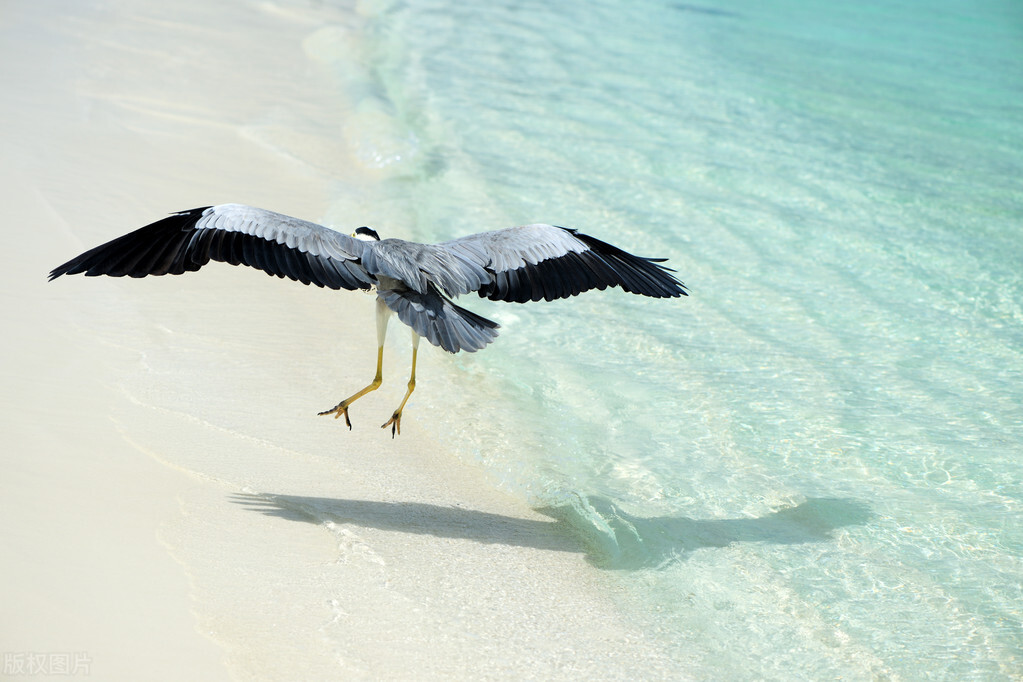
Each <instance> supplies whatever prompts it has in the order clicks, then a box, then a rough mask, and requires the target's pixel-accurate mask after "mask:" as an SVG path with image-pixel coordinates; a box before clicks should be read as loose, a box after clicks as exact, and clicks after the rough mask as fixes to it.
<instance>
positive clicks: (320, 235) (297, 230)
mask: <svg viewBox="0 0 1023 682" xmlns="http://www.w3.org/2000/svg"><path fill="white" fill-rule="evenodd" d="M363 250H364V242H361V241H359V240H357V239H353V238H351V237H348V236H347V235H344V234H341V233H340V232H337V231H336V230H332V229H330V228H327V227H323V226H322V225H317V224H316V223H310V222H307V221H305V220H299V219H298V218H292V217H290V216H286V215H282V214H280V213H274V212H272V211H265V210H263V209H260V208H253V207H252V206H243V205H241V204H222V205H220V206H207V207H204V208H194V209H192V210H190V211H182V212H180V213H174V214H172V215H170V216H169V217H167V218H164V219H163V220H158V221H157V222H155V223H152V224H150V225H146V226H145V227H142V228H140V229H138V230H135V231H134V232H131V233H129V234H126V235H124V236H123V237H118V238H117V239H114V240H112V241H109V242H107V243H106V244H103V245H101V246H97V247H96V248H94V249H91V250H89V251H86V252H85V253H83V254H82V255H80V256H78V257H76V258H72V259H71V260H69V261H68V262H67V263H64V264H63V265H61V266H58V267H56V268H54V269H53V270H52V271H51V272H50V279H51V280H53V279H56V278H57V277H60V276H61V275H74V274H78V273H84V274H85V275H86V276H87V277H94V276H97V275H109V276H111V277H124V276H125V275H127V276H128V277H145V276H147V275H180V274H182V273H184V272H194V271H196V270H198V269H199V268H201V267H202V266H204V265H206V264H207V263H209V262H210V260H216V261H222V262H225V263H230V264H231V265H248V266H250V267H253V268H258V269H260V270H262V271H264V272H266V273H268V274H271V275H276V276H278V277H288V278H290V279H293V280H296V281H299V282H302V283H303V284H315V285H316V286H320V287H328V288H330V289H368V288H369V287H370V286H371V285H372V284H373V283H374V281H373V279H372V278H371V276H370V275H369V274H368V273H367V272H366V270H365V269H364V268H363V267H362V264H361V260H360V257H361V255H362V253H363Z"/></svg>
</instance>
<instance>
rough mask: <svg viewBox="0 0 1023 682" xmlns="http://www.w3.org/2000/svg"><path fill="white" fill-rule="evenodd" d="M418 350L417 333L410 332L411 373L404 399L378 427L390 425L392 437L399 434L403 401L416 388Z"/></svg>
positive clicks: (384, 427)
mask: <svg viewBox="0 0 1023 682" xmlns="http://www.w3.org/2000/svg"><path fill="white" fill-rule="evenodd" d="M418 352H419V334H416V333H415V332H412V375H411V376H410V377H409V380H408V390H407V391H405V399H404V400H402V401H401V405H398V409H397V410H395V411H394V414H393V415H391V418H390V419H389V420H388V421H387V423H386V424H384V425H383V426H381V427H380V428H382V429H386V428H387V427H388V426H390V427H391V438H394V434H395V433H397V434H398V435H399V436H400V435H401V411H402V410H403V409H405V403H407V402H408V397H409V396H410V395H412V391H414V390H416V354H417V353H418Z"/></svg>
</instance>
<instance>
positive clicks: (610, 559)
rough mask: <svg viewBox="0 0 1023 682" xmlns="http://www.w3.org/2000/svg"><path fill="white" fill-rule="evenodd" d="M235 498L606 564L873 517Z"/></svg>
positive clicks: (667, 557) (290, 511)
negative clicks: (515, 511)
mask: <svg viewBox="0 0 1023 682" xmlns="http://www.w3.org/2000/svg"><path fill="white" fill-rule="evenodd" d="M232 501H233V502H235V503H237V504H241V505H243V506H245V507H246V508H247V509H250V510H252V511H257V512H260V513H262V514H266V515H268V516H275V517H278V518H282V519H288V520H290V521H304V522H306V523H316V524H323V523H327V522H333V523H338V524H345V525H351V526H359V527H363V528H375V529H378V530H386V531H395V532H400V533H415V534H420V535H433V536H436V537H442V538H453V539H457V540H470V541H473V542H479V543H484V544H503V545H513V546H520V547H531V548H534V549H541V550H547V551H555V552H577V553H582V554H585V555H586V558H587V560H588V561H589V562H590V563H591V564H593V565H595V566H597V567H600V568H605V569H639V568H652V567H658V566H663V565H665V564H668V563H672V562H674V561H678V560H681V559H684V558H685V557H686V555H687V554H689V553H691V552H694V551H696V550H700V549H706V548H714V547H726V546H728V545H731V544H733V543H737V542H760V543H770V544H782V545H788V544H798V543H810V542H826V541H828V540H830V539H832V533H833V532H834V531H835V530H836V529H838V528H842V527H845V526H857V525H863V524H865V523H867V521H869V519H870V518H871V516H872V514H871V513H870V510H869V508H868V507H867V506H866V505H865V504H863V503H861V502H858V501H856V500H850V499H844V498H811V499H808V500H806V501H805V502H803V503H802V504H799V505H797V506H794V507H788V508H785V509H781V510H779V511H776V512H772V513H770V514H767V515H765V516H761V517H759V518H734V519H690V518H686V517H681V516H658V517H652V518H642V517H637V516H633V515H631V514H628V513H626V512H625V511H623V510H622V509H621V508H620V507H619V506H618V505H616V504H614V503H613V502H611V501H610V500H607V499H604V498H601V497H595V496H580V497H577V498H576V499H574V500H573V501H572V502H571V503H567V504H563V505H558V506H552V507H544V508H540V509H537V510H536V511H538V512H540V513H541V514H543V515H544V516H546V517H548V519H550V520H543V519H527V518H517V517H513V516H504V515H501V514H493V513H490V512H484V511H477V510H473V509H466V508H463V507H445V506H440V505H433V504H424V503H420V502H376V501H371V500H346V499H334V498H327V497H304V496H299V495H274V494H266V493H263V494H236V495H234V496H233V500H232Z"/></svg>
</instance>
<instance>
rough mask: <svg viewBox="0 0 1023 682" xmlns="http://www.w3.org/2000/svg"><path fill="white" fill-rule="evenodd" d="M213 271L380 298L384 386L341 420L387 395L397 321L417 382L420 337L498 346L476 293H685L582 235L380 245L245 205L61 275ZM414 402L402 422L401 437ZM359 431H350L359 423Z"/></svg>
mask: <svg viewBox="0 0 1023 682" xmlns="http://www.w3.org/2000/svg"><path fill="white" fill-rule="evenodd" d="M210 260H216V261H222V262H226V263H230V264H232V265H247V266H250V267H254V268H258V269H260V270H263V271H264V272H266V273H268V274H271V275H276V276H278V277H287V278H290V279H293V280H296V281H299V282H302V283H303V284H315V285H316V286H320V287H328V288H331V289H349V290H356V289H363V290H374V289H375V290H376V295H377V330H378V333H377V336H378V341H379V349H378V361H377V375H376V377H375V379H374V382H373V383H371V384H370V385H369V386H367V387H366V388H365V389H363V390H362V391H360V392H358V393H356V394H355V395H354V396H352V397H351V398H348V399H346V400H343V401H341V403H339V404H338V405H337V407H335V408H334V409H333V410H328V411H326V412H323V413H321V414H334V415H335V416H336V417H339V416H341V415H344V417H345V420H346V421H348V406H349V405H350V404H351V403H352V402H353V401H354V400H355V399H357V398H359V397H361V396H362V395H364V394H365V393H367V392H369V391H371V390H374V389H376V388H377V386H379V385H380V382H381V380H382V377H381V365H382V347H383V342H384V335H385V333H386V328H387V320H388V318H389V317H390V316H391V315H392V314H397V316H398V319H400V320H401V321H402V322H403V323H404V324H406V325H408V326H409V327H411V329H412V332H413V356H412V378H411V379H410V381H409V389H408V392H407V393H406V395H405V401H407V400H408V396H409V395H410V394H411V393H412V390H413V389H414V387H415V358H416V355H415V350H416V348H417V347H418V342H419V338H420V337H424V338H426V339H427V340H428V341H429V342H430V343H432V344H433V345H435V346H440V347H441V348H443V349H444V350H446V351H448V352H451V353H457V352H459V351H467V352H473V351H477V350H479V349H481V348H483V347H484V346H486V345H487V344H489V343H491V342H492V341H493V340H494V339H495V338H496V337H497V333H498V332H497V330H498V325H497V323H495V322H492V321H490V320H488V319H486V318H484V317H481V316H479V315H477V314H475V313H473V312H471V311H469V310H466V309H465V308H462V307H460V306H457V305H455V303H454V302H453V301H452V299H453V298H455V297H458V296H460V295H463V294H468V293H472V292H476V293H477V294H478V295H479V296H480V297H481V298H489V299H491V300H498V301H514V302H518V303H524V302H527V301H539V300H547V301H552V300H555V299H559V298H567V297H569V296H574V295H576V294H579V293H581V292H583V291H587V290H589V289H594V288H596V289H605V288H607V287H609V286H612V287H613V286H619V287H621V288H622V289H624V290H625V291H628V292H631V293H636V294H642V295H644V296H653V297H656V298H669V297H678V296H684V295H686V291H685V287H684V286H683V285H682V283H681V282H679V281H678V280H676V279H675V278H674V277H673V276H672V274H671V272H672V271H671V270H669V269H668V268H665V267H664V266H662V265H660V262H662V259H651V258H642V257H639V256H634V255H632V254H630V253H627V252H625V251H622V250H621V249H619V248H617V247H615V246H612V245H610V244H607V243H605V242H602V241H600V240H598V239H594V238H593V237H590V236H588V235H584V234H582V233H579V232H577V231H575V230H571V229H567V228H562V227H555V226H553V225H544V224H536V225H526V226H522V227H513V228H508V229H504V230H496V231H492V232H482V233H479V234H475V235H469V236H467V237H461V238H459V239H454V240H451V241H447V242H443V243H440V244H419V243H416V242H408V241H404V240H401V239H382V240H381V239H379V237H378V236H377V235H376V233H375V232H374V231H373V230H370V229H368V228H360V229H359V230H357V231H356V234H354V235H352V236H349V235H346V234H343V233H341V232H338V231H337V230H333V229H331V228H328V227H324V226H322V225H317V224H316V223H311V222H308V221H305V220H300V219H298V218H292V217H290V216H286V215H282V214H280V213H274V212H271V211H266V210H263V209H259V208H254V207H251V206H243V205H240V204H222V205H219V206H209V207H204V208H196V209H192V210H189V211H182V212H180V213H175V214H172V215H171V216H169V217H167V218H164V219H163V220H159V221H157V222H155V223H152V224H150V225H147V226H145V227H143V228H140V229H138V230H136V231H134V232H131V233H129V234H126V235H124V236H122V237H118V238H117V239H114V240H112V241H110V242H107V243H106V244H103V245H101V246H98V247H96V248H94V249H91V250H89V251H86V252H85V253H83V254H81V255H80V256H78V257H76V258H73V259H71V260H70V261H68V262H67V263H64V264H63V265H61V266H59V267H57V268H55V269H54V270H52V271H51V272H50V279H51V280H52V279H55V278H57V277H60V276H61V275H65V274H78V273H84V274H85V275H86V276H96V275H109V276H112V277H122V276H129V277H145V276H148V275H166V274H173V275H177V274H182V273H184V272H191V271H195V270H198V269H199V268H201V267H202V266H203V265H205V264H206V263H208V262H209V261H210ZM405 401H403V402H402V404H401V406H400V407H399V408H398V409H397V410H396V411H395V413H394V416H393V417H392V418H391V421H389V422H387V423H386V424H384V426H385V427H386V426H391V427H392V435H393V433H394V431H395V430H397V429H399V428H400V419H401V411H402V408H404V405H405ZM348 425H349V428H350V427H351V423H350V422H349V424H348Z"/></svg>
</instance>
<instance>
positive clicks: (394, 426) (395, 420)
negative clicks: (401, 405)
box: [380, 410, 401, 438]
mask: <svg viewBox="0 0 1023 682" xmlns="http://www.w3.org/2000/svg"><path fill="white" fill-rule="evenodd" d="M388 426H390V427H391V438H394V434H395V433H397V434H398V435H399V436H400V435H401V410H395V411H394V414H392V415H391V418H390V419H388V420H387V423H386V424H384V425H382V426H381V427H380V428H382V429H386V428H387V427H388Z"/></svg>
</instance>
